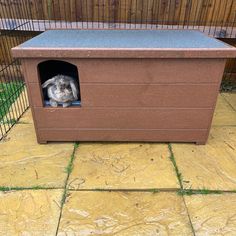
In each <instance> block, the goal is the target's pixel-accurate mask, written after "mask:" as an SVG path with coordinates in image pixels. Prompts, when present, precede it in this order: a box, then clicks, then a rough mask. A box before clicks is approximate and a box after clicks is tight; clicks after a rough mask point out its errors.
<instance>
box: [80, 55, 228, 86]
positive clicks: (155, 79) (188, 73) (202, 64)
mask: <svg viewBox="0 0 236 236" xmlns="http://www.w3.org/2000/svg"><path fill="white" fill-rule="evenodd" d="M224 66H225V59H127V58H125V59H101V58H100V59H78V61H77V67H78V70H79V75H80V81H81V83H148V84H149V83H167V84H168V83H219V81H220V79H221V78H222V75H223V71H224Z"/></svg>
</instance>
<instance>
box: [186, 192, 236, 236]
mask: <svg viewBox="0 0 236 236" xmlns="http://www.w3.org/2000/svg"><path fill="white" fill-rule="evenodd" d="M185 201H186V205H187V208H188V212H189V215H190V218H191V221H192V224H193V228H194V230H195V234H196V236H206V235H207V236H211V235H212V236H221V235H227V236H235V235H236V194H223V195H212V194H211V195H195V196H186V197H185Z"/></svg>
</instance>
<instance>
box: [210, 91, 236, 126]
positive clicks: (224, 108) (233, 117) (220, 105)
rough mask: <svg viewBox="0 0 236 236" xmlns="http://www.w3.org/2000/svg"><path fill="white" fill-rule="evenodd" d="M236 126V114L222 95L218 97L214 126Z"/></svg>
mask: <svg viewBox="0 0 236 236" xmlns="http://www.w3.org/2000/svg"><path fill="white" fill-rule="evenodd" d="M230 125H232V126H235V125H236V112H235V111H234V109H233V108H232V106H230V105H229V103H228V102H227V101H226V100H225V98H224V97H223V96H222V95H219V96H218V99H217V104H216V110H215V113H214V117H213V121H212V126H230Z"/></svg>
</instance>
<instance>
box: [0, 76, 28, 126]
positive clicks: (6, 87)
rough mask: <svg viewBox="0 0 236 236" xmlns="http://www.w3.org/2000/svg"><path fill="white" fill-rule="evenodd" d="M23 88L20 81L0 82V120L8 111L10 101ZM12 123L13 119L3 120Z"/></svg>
mask: <svg viewBox="0 0 236 236" xmlns="http://www.w3.org/2000/svg"><path fill="white" fill-rule="evenodd" d="M23 88H24V84H23V82H21V81H18V82H9V83H0V121H1V120H2V119H3V117H4V116H5V115H6V114H7V113H8V111H9V108H10V107H11V105H12V103H14V101H15V100H16V99H17V98H18V97H19V95H20V93H21V92H22V90H23ZM4 122H9V123H13V122H15V120H14V119H11V120H9V121H4Z"/></svg>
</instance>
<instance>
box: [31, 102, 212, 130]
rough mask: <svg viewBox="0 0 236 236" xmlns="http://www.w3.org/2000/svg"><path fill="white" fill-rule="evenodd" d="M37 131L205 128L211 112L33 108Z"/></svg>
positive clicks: (208, 122) (198, 110) (200, 110)
mask: <svg viewBox="0 0 236 236" xmlns="http://www.w3.org/2000/svg"><path fill="white" fill-rule="evenodd" d="M34 111H35V119H36V122H37V127H38V128H75V129H76V128H89V129H94V128H97V129H207V128H208V126H209V125H210V121H211V115H212V112H213V110H212V109H151V108H136V109H135V108H133V109H131V108H117V109H114V108H110V109H106V108H96V109H95V108H94V109H92V108H83V107H81V108H78V107H70V108H66V109H63V108H35V109H34Z"/></svg>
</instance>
